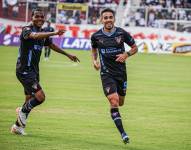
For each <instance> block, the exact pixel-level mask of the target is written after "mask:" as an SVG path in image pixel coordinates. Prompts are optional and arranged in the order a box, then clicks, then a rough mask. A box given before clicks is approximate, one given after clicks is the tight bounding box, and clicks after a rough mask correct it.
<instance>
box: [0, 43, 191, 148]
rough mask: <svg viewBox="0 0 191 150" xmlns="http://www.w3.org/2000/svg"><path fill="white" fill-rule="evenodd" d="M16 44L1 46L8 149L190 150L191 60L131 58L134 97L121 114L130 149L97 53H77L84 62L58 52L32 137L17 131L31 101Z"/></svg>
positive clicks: (31, 125) (1, 138) (0, 111)
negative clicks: (20, 77)
mask: <svg viewBox="0 0 191 150" xmlns="http://www.w3.org/2000/svg"><path fill="white" fill-rule="evenodd" d="M17 49H18V48H16V47H2V46H1V47H0V61H1V63H0V149H1V150H21V149H22V150H25V149H26V150H190V149H191V67H190V65H191V57H185V56H175V55H154V54H138V55H136V56H134V57H131V58H130V59H129V60H128V64H127V66H128V80H129V81H128V92H127V97H126V103H125V105H124V106H123V107H122V108H121V109H120V111H121V115H122V118H123V124H124V128H125V129H126V131H127V132H128V134H129V135H130V138H131V143H130V144H129V145H124V144H123V143H122V141H121V139H120V135H119V133H118V131H117V129H116V128H115V126H114V123H113V122H112V120H111V118H110V113H109V105H108V102H107V100H106V98H105V97H104V95H103V91H102V87H101V82H100V79H99V73H98V72H96V71H95V70H94V69H93V67H92V64H91V59H90V58H91V57H90V52H87V51H70V52H71V53H74V54H76V55H77V56H78V57H79V58H80V60H81V63H80V64H75V63H72V62H70V61H69V60H68V59H67V58H66V57H64V56H62V55H59V54H56V53H54V52H52V54H51V58H50V61H47V62H45V61H44V60H43V56H42V59H41V64H40V68H41V69H40V74H41V85H42V87H43V89H44V91H45V93H46V101H45V103H44V104H43V105H41V106H38V107H36V108H35V109H34V110H33V112H32V113H31V114H30V117H29V119H28V124H27V128H26V132H27V133H28V135H27V136H17V135H12V134H11V133H10V127H11V125H12V124H13V123H14V121H15V118H16V115H15V108H16V107H17V106H21V104H22V103H23V102H24V95H23V88H22V86H21V84H20V83H19V82H18V81H17V79H16V76H15V62H16V58H17V52H18V50H17Z"/></svg>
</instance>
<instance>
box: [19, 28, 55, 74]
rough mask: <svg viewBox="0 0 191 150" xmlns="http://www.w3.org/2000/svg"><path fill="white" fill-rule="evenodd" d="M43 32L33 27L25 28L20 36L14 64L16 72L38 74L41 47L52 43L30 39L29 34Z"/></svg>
mask: <svg viewBox="0 0 191 150" xmlns="http://www.w3.org/2000/svg"><path fill="white" fill-rule="evenodd" d="M32 32H33V33H37V32H44V31H43V30H42V29H37V28H36V27H34V26H33V25H30V26H25V27H23V29H22V32H21V35H20V47H19V54H18V59H17V64H16V71H17V72H20V73H27V72H30V71H33V72H35V73H37V74H38V73H39V62H40V56H41V52H42V48H43V46H49V45H50V44H51V43H52V42H51V40H50V39H49V38H44V39H31V38H29V35H30V34H31V33H32Z"/></svg>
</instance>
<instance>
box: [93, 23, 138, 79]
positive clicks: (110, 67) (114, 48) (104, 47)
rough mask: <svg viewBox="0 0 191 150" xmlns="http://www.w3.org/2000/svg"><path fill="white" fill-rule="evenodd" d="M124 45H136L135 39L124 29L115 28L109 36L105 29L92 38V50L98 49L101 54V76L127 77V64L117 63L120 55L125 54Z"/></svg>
mask: <svg viewBox="0 0 191 150" xmlns="http://www.w3.org/2000/svg"><path fill="white" fill-rule="evenodd" d="M124 43H126V44H127V45H129V46H132V45H134V44H135V41H134V39H133V38H132V37H131V36H130V34H129V33H128V32H126V31H125V30H124V29H122V28H119V27H115V28H114V29H113V31H112V32H111V33H110V34H108V33H106V32H104V31H103V28H102V29H100V30H98V31H97V32H95V33H94V34H93V35H92V36H91V44H92V48H97V49H98V52H99V58H100V64H101V72H100V73H101V75H103V74H106V73H107V74H110V75H112V76H121V75H122V76H123V75H124V74H125V75H126V65H125V63H120V62H116V61H115V60H116V58H117V56H116V55H118V54H122V53H124V52H125V47H124Z"/></svg>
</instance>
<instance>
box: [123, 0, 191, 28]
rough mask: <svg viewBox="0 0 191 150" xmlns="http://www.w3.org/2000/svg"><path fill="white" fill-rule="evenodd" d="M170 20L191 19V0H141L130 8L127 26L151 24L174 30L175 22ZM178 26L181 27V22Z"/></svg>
mask: <svg viewBox="0 0 191 150" xmlns="http://www.w3.org/2000/svg"><path fill="white" fill-rule="evenodd" d="M163 20H164V21H163ZM165 20H166V21H165ZM167 20H168V21H167ZM169 20H179V21H190V20H191V0H141V2H140V3H139V5H138V6H136V7H133V8H130V10H129V12H128V13H127V16H126V18H125V26H149V27H155V28H156V27H157V28H158V27H160V28H169V29H172V30H174V29H175V27H176V26H175V23H173V21H169ZM177 26H178V27H177V28H180V27H181V25H180V24H178V25H177Z"/></svg>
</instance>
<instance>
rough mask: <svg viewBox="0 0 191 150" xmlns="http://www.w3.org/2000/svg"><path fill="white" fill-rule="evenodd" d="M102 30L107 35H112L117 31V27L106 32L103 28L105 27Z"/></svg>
mask: <svg viewBox="0 0 191 150" xmlns="http://www.w3.org/2000/svg"><path fill="white" fill-rule="evenodd" d="M101 30H102V32H103V34H105V35H106V36H111V35H113V34H114V33H115V31H116V27H114V28H113V29H112V31H111V32H105V31H104V30H103V28H102V29H101Z"/></svg>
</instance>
